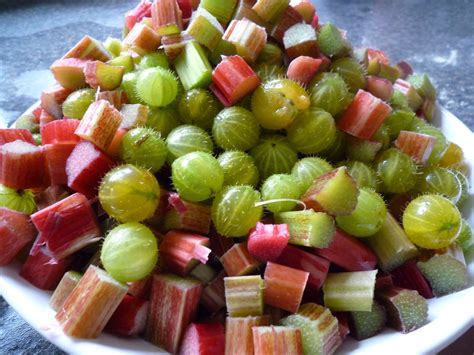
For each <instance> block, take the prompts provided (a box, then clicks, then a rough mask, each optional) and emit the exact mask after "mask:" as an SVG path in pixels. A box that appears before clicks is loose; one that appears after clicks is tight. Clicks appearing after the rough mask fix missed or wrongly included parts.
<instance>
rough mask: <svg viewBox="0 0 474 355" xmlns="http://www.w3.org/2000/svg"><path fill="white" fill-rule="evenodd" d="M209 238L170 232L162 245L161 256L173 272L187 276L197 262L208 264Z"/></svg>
mask: <svg viewBox="0 0 474 355" xmlns="http://www.w3.org/2000/svg"><path fill="white" fill-rule="evenodd" d="M209 244H210V242H209V238H207V237H204V236H202V235H199V234H192V233H188V232H182V231H175V230H172V231H169V232H168V233H166V234H165V236H164V238H163V241H162V242H161V244H160V256H161V257H162V258H163V260H164V261H165V264H166V266H167V267H168V268H169V269H170V270H172V271H173V272H175V273H177V274H179V275H182V276H185V275H187V274H188V273H189V272H190V271H191V269H192V268H193V267H194V266H196V264H197V262H198V261H199V262H201V263H203V264H205V263H207V260H208V257H209V253H210V252H211V249H209V248H208V247H207V246H208V245H209Z"/></svg>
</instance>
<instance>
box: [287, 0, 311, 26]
mask: <svg viewBox="0 0 474 355" xmlns="http://www.w3.org/2000/svg"><path fill="white" fill-rule="evenodd" d="M290 6H291V7H292V8H293V9H295V10H296V11H298V12H299V14H300V15H301V16H302V17H303V19H304V22H306V23H311V21H312V20H313V18H314V16H315V15H316V7H315V6H314V4H313V3H312V2H311V1H310V0H291V1H290ZM315 28H316V27H315Z"/></svg>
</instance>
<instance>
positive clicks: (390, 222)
mask: <svg viewBox="0 0 474 355" xmlns="http://www.w3.org/2000/svg"><path fill="white" fill-rule="evenodd" d="M367 242H368V243H369V246H370V248H371V249H372V251H373V252H374V253H375V254H376V255H377V259H378V264H379V266H380V268H381V269H382V270H383V271H385V272H390V271H392V270H393V269H395V268H397V267H398V266H400V265H402V264H403V263H405V261H407V260H410V259H413V258H415V257H416V256H417V255H418V249H417V248H416V246H415V245H414V244H413V243H412V242H411V241H410V240H409V239H408V237H407V235H406V234H405V232H404V231H403V228H402V227H401V226H400V224H398V222H397V220H396V219H395V218H393V216H392V215H391V214H390V213H387V218H386V219H385V223H384V224H383V226H382V228H380V230H379V231H378V232H377V233H375V234H374V235H373V236H371V237H369V238H367Z"/></svg>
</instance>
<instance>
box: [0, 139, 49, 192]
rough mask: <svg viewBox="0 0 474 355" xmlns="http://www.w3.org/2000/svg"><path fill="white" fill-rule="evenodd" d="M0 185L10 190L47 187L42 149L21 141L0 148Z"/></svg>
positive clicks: (47, 175) (47, 179)
mask: <svg viewBox="0 0 474 355" xmlns="http://www.w3.org/2000/svg"><path fill="white" fill-rule="evenodd" d="M0 184H3V185H5V186H8V187H10V188H12V189H33V188H41V187H45V186H48V185H49V174H48V171H47V170H46V164H45V158H44V151H43V148H42V147H37V146H36V145H33V144H30V143H27V142H24V141H22V140H16V141H14V142H10V143H6V144H4V145H2V146H0Z"/></svg>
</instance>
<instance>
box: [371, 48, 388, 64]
mask: <svg viewBox="0 0 474 355" xmlns="http://www.w3.org/2000/svg"><path fill="white" fill-rule="evenodd" d="M367 57H368V60H369V61H376V62H378V63H383V64H386V65H389V64H390V59H389V58H388V55H387V54H386V53H385V52H384V51H381V50H379V49H372V48H367Z"/></svg>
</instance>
